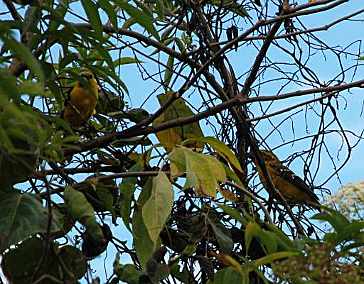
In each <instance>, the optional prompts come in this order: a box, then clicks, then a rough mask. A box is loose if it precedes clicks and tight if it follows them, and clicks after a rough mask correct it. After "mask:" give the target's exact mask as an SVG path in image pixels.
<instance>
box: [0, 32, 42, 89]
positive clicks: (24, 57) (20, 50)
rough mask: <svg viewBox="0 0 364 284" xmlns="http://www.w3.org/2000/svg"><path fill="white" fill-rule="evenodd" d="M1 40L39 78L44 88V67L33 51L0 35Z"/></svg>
mask: <svg viewBox="0 0 364 284" xmlns="http://www.w3.org/2000/svg"><path fill="white" fill-rule="evenodd" d="M0 39H2V40H3V41H4V44H5V45H6V47H7V48H9V49H10V50H11V51H12V52H14V54H15V55H16V57H17V58H19V59H20V61H22V62H24V63H25V64H26V65H27V67H28V68H29V69H30V70H31V71H32V72H33V73H34V74H35V75H36V76H37V77H38V79H39V83H40V84H41V86H42V88H43V86H44V74H43V71H42V66H41V65H40V64H39V62H38V61H37V59H36V58H35V57H34V56H33V54H32V53H31V51H30V50H29V49H28V48H27V47H26V46H24V45H23V44H21V43H19V42H17V41H16V40H14V39H13V38H10V37H6V36H4V35H1V34H0Z"/></svg>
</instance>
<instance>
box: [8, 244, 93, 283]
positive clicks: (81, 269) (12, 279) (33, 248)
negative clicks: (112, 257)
mask: <svg viewBox="0 0 364 284" xmlns="http://www.w3.org/2000/svg"><path fill="white" fill-rule="evenodd" d="M19 267H21V269H19ZM1 268H2V269H3V271H4V272H5V274H6V275H7V276H8V277H9V278H8V279H7V280H9V283H17V284H23V283H24V284H25V283H32V282H36V281H34V280H37V279H38V280H39V279H40V277H42V276H44V275H48V276H52V277H53V278H55V279H63V281H64V282H65V283H77V279H80V278H82V276H84V275H85V273H86V271H87V262H86V258H85V257H84V255H83V254H82V252H81V251H80V250H78V249H77V248H75V247H73V246H70V245H66V246H62V247H59V246H58V244H57V243H55V242H52V241H50V240H48V241H46V240H43V239H41V238H38V237H32V238H29V239H27V240H25V241H23V242H21V243H20V244H18V245H16V246H15V247H13V248H11V249H10V250H9V251H7V252H6V253H5V254H4V256H3V259H2V263H1ZM65 271H67V273H64V272H65ZM35 273H36V274H35ZM48 279H50V278H48ZM40 282H41V283H53V281H48V282H47V281H40Z"/></svg>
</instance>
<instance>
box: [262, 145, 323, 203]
mask: <svg viewBox="0 0 364 284" xmlns="http://www.w3.org/2000/svg"><path fill="white" fill-rule="evenodd" d="M260 153H261V155H262V158H263V160H264V162H265V166H266V168H267V171H268V173H269V176H270V178H271V180H272V183H273V185H274V187H275V188H276V189H277V190H278V191H279V192H280V193H281V194H282V195H283V197H284V198H285V199H286V200H287V202H288V203H290V204H307V205H312V206H313V207H315V208H317V207H318V206H320V202H319V199H318V197H317V195H316V194H315V193H314V192H313V190H312V189H311V188H310V187H309V186H308V185H307V184H306V183H305V182H304V181H303V180H302V179H301V178H300V177H299V176H297V175H296V174H295V173H294V172H292V171H291V170H290V169H289V168H288V167H286V166H284V165H283V164H282V162H281V161H280V160H279V159H278V158H277V156H276V155H274V154H273V153H272V152H270V151H265V150H261V151H260ZM256 165H257V169H258V173H259V177H260V180H261V181H262V183H263V185H264V187H265V188H268V186H267V182H266V178H265V177H264V174H263V172H262V170H261V168H260V167H259V166H258V163H257V162H256Z"/></svg>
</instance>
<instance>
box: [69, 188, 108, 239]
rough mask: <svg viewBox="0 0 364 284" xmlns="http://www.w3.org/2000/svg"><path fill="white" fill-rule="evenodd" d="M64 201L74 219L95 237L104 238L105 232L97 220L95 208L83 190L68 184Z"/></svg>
mask: <svg viewBox="0 0 364 284" xmlns="http://www.w3.org/2000/svg"><path fill="white" fill-rule="evenodd" d="M64 201H65V204H66V206H67V211H68V213H69V214H70V215H71V216H72V217H73V218H74V219H76V220H77V221H79V222H80V223H81V224H83V225H85V226H86V227H87V229H88V230H89V232H90V233H92V235H93V236H94V238H95V239H103V237H104V234H103V233H102V231H101V228H100V226H99V225H98V223H97V222H96V217H95V212H94V209H93V207H92V205H91V204H90V203H89V202H88V201H87V199H86V197H85V195H83V193H82V192H79V191H77V190H75V189H73V188H72V187H71V186H67V187H66V189H65V191H64Z"/></svg>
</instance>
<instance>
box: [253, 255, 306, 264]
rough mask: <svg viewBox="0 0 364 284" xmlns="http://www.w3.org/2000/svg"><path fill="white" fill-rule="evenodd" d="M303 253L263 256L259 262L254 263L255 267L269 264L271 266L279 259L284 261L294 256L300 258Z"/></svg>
mask: <svg viewBox="0 0 364 284" xmlns="http://www.w3.org/2000/svg"><path fill="white" fill-rule="evenodd" d="M300 254H301V253H300V252H293V251H280V252H275V253H271V254H269V255H267V256H263V257H261V258H259V259H257V260H255V261H254V262H253V264H254V266H256V267H258V266H261V265H267V264H271V263H273V262H274V261H276V260H279V259H283V258H287V257H292V256H299V255H300Z"/></svg>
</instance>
